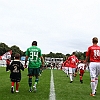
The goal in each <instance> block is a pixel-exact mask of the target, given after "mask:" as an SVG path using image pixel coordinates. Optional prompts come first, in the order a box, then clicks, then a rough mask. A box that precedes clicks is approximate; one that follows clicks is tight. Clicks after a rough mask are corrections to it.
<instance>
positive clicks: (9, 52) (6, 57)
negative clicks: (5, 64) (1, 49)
mask: <svg viewBox="0 0 100 100" xmlns="http://www.w3.org/2000/svg"><path fill="white" fill-rule="evenodd" d="M11 55H12V50H10V51H8V52H6V53H5V54H3V55H2V56H0V60H6V59H11Z"/></svg>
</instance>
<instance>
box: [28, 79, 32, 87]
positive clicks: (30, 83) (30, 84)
mask: <svg viewBox="0 0 100 100" xmlns="http://www.w3.org/2000/svg"><path fill="white" fill-rule="evenodd" d="M28 84H29V87H30V88H31V87H32V78H29V79H28Z"/></svg>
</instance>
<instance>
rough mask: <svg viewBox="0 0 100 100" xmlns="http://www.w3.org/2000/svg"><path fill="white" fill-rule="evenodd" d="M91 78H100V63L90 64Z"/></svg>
mask: <svg viewBox="0 0 100 100" xmlns="http://www.w3.org/2000/svg"><path fill="white" fill-rule="evenodd" d="M89 70H90V77H93V78H95V77H98V76H99V75H100V63H99V62H90V64H89Z"/></svg>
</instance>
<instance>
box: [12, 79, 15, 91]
mask: <svg viewBox="0 0 100 100" xmlns="http://www.w3.org/2000/svg"><path fill="white" fill-rule="evenodd" d="M14 84H15V82H14V81H13V80H12V79H11V93H14Z"/></svg>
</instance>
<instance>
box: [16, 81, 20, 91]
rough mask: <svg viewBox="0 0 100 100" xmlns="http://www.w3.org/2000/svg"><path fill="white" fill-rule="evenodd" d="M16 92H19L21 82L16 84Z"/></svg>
mask: <svg viewBox="0 0 100 100" xmlns="http://www.w3.org/2000/svg"><path fill="white" fill-rule="evenodd" d="M16 92H19V82H16Z"/></svg>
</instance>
